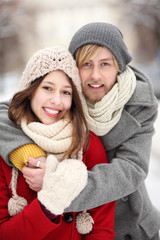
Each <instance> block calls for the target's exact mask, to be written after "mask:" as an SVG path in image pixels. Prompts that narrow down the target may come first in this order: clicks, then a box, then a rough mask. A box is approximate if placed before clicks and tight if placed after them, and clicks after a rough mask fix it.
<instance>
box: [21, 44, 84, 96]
mask: <svg viewBox="0 0 160 240" xmlns="http://www.w3.org/2000/svg"><path fill="white" fill-rule="evenodd" d="M54 70H62V71H63V72H65V73H66V74H67V76H68V77H69V78H71V79H72V81H73V83H74V85H75V86H76V88H77V90H78V92H79V93H81V92H82V90H81V81H80V77H79V72H78V68H77V66H76V62H75V60H74V59H73V56H72V54H71V53H70V52H69V51H68V50H67V49H64V48H62V47H59V46H55V47H48V48H44V49H41V50H39V51H37V52H36V53H35V54H34V55H33V56H32V57H31V58H30V59H29V61H28V63H27V65H26V68H25V70H24V72H23V75H22V78H21V80H20V82H19V90H23V89H25V88H27V87H28V86H29V85H30V84H31V83H32V82H33V81H35V80H36V79H37V78H39V77H42V76H44V75H45V74H47V73H50V72H52V71H54Z"/></svg>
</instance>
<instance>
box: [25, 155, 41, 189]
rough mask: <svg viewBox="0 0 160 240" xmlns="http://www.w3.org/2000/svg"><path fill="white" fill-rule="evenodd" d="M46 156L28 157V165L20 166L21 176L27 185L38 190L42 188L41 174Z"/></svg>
mask: <svg viewBox="0 0 160 240" xmlns="http://www.w3.org/2000/svg"><path fill="white" fill-rule="evenodd" d="M45 161H46V157H44V156H42V157H38V158H32V157H29V159H28V166H25V167H23V168H22V173H23V177H24V178H25V180H26V182H27V183H28V185H29V187H30V188H31V189H32V190H33V191H35V192H39V191H40V190H41V189H42V183H43V176H44V173H45V169H46V164H45Z"/></svg>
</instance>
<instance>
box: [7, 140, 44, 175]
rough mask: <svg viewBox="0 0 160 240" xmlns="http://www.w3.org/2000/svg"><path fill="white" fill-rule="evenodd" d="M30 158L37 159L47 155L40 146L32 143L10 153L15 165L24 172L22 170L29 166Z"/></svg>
mask: <svg viewBox="0 0 160 240" xmlns="http://www.w3.org/2000/svg"><path fill="white" fill-rule="evenodd" d="M30 156H32V157H33V158H37V157H40V156H46V153H45V152H44V151H43V150H42V149H41V148H40V147H39V146H37V145H36V144H32V143H31V144H26V145H25V146H22V147H19V148H17V149H15V150H14V151H13V152H11V153H10V155H9V158H10V161H11V162H12V163H13V165H14V166H15V167H16V168H18V169H19V170H20V171H22V168H23V167H24V166H26V165H27V162H28V158H29V157H30Z"/></svg>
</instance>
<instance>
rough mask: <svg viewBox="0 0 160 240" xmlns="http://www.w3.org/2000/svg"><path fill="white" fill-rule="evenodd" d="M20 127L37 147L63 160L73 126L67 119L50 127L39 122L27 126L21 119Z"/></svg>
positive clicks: (70, 140) (69, 144)
mask: <svg viewBox="0 0 160 240" xmlns="http://www.w3.org/2000/svg"><path fill="white" fill-rule="evenodd" d="M21 127H22V129H23V131H24V132H25V133H26V135H27V136H29V137H30V138H31V139H32V140H33V141H34V142H35V143H36V144H37V145H38V146H40V147H41V148H42V149H43V150H44V151H46V152H47V153H53V154H54V155H55V156H56V158H57V159H58V160H59V161H61V160H62V159H63V154H64V153H65V152H66V151H67V150H68V149H69V147H70V146H71V142H72V129H73V125H72V122H71V121H70V120H68V119H61V120H59V121H58V122H56V123H54V124H50V125H45V124H43V123H39V122H32V123H29V124H28V125H27V124H26V121H25V120H24V119H23V120H22V122H21ZM81 157H82V156H81ZM81 159H82V158H81Z"/></svg>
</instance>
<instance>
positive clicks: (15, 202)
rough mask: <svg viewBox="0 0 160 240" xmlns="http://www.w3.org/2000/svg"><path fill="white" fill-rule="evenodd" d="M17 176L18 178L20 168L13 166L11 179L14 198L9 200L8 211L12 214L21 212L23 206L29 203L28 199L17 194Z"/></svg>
mask: <svg viewBox="0 0 160 240" xmlns="http://www.w3.org/2000/svg"><path fill="white" fill-rule="evenodd" d="M17 178H18V169H17V168H15V167H13V168H12V179H11V183H10V184H11V189H12V194H13V196H12V198H10V199H9V201H8V212H9V214H10V216H15V215H17V214H18V213H20V212H21V211H22V210H23V208H24V207H25V206H26V205H27V204H28V203H27V201H26V199H25V198H23V197H20V196H18V195H17V191H16V189H17Z"/></svg>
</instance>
